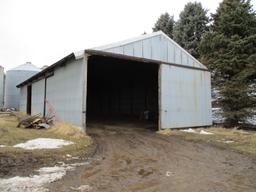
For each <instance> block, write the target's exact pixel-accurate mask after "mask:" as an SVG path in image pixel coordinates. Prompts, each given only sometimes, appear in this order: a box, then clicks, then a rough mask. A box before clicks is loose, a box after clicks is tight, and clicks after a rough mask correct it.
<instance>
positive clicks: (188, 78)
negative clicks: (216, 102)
mask: <svg viewBox="0 0 256 192" xmlns="http://www.w3.org/2000/svg"><path fill="white" fill-rule="evenodd" d="M160 74H161V75H160V81H161V83H160V97H161V99H160V105H161V106H160V109H161V110H160V118H161V121H160V128H162V129H164V128H183V127H196V126H208V125H211V124H212V118H211V90H210V89H211V84H210V79H211V78H210V73H209V72H207V71H199V70H191V69H187V68H179V67H174V66H169V65H165V64H162V65H161V68H160Z"/></svg>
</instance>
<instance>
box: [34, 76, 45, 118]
mask: <svg viewBox="0 0 256 192" xmlns="http://www.w3.org/2000/svg"><path fill="white" fill-rule="evenodd" d="M43 112H44V79H42V80H40V81H37V82H35V83H33V84H32V100H31V114H32V115H35V114H38V113H41V114H42V115H43Z"/></svg>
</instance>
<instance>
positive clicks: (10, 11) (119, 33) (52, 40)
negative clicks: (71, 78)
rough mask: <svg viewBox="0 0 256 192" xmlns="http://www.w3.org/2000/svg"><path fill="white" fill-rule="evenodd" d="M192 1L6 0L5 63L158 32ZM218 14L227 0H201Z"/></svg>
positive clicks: (0, 12)
mask: <svg viewBox="0 0 256 192" xmlns="http://www.w3.org/2000/svg"><path fill="white" fill-rule="evenodd" d="M187 2H189V0H178V1H174V0H173V1H172V0H154V1H150V0H126V1H124V0H107V1H104V0H101V1H100V0H91V1H86V0H0V65H2V66H3V67H4V68H5V70H8V69H11V68H13V67H15V66H17V65H20V64H23V63H25V62H26V61H31V62H32V63H33V64H35V65H37V66H39V67H41V66H43V65H51V64H53V63H54V62H56V61H57V60H59V59H61V58H63V57H64V56H66V55H68V54H70V53H71V52H74V51H79V50H82V49H85V48H91V47H94V46H98V45H103V44H106V43H112V42H114V41H119V40H123V39H127V38H132V37H136V36H138V35H141V34H142V33H143V32H144V31H145V32H147V33H151V32H152V27H153V25H154V23H155V21H156V20H157V18H158V17H159V15H160V14H161V13H164V12H168V13H170V14H171V15H174V18H175V20H177V19H178V15H179V12H180V11H181V10H182V9H183V8H184V5H185V4H186V3H187ZM200 2H202V5H203V7H204V8H206V9H209V12H215V10H216V8H217V6H218V4H219V3H220V2H221V0H201V1H200ZM252 3H253V4H254V6H255V4H256V0H252Z"/></svg>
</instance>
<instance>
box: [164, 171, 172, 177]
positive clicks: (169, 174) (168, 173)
mask: <svg viewBox="0 0 256 192" xmlns="http://www.w3.org/2000/svg"><path fill="white" fill-rule="evenodd" d="M173 174H174V173H172V172H171V171H166V174H165V176H166V177H170V176H171V175H173Z"/></svg>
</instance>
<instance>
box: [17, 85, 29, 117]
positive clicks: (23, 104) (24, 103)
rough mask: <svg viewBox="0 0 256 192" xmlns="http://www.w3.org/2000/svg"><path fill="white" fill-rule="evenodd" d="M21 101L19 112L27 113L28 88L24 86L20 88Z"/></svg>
mask: <svg viewBox="0 0 256 192" xmlns="http://www.w3.org/2000/svg"><path fill="white" fill-rule="evenodd" d="M19 91H20V100H19V110H20V111H21V112H27V86H26V85H25V86H22V87H21V88H20V90H19Z"/></svg>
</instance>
